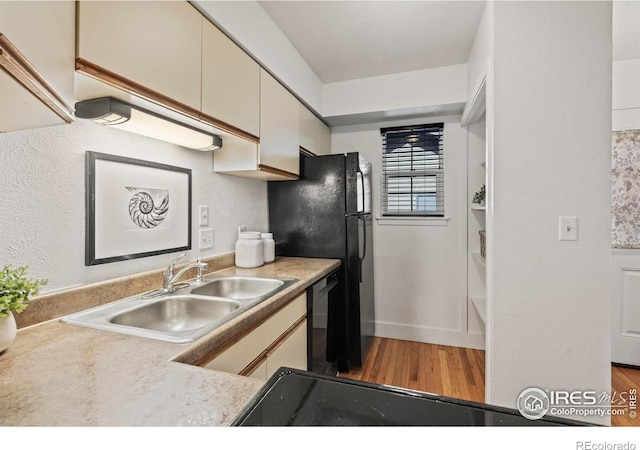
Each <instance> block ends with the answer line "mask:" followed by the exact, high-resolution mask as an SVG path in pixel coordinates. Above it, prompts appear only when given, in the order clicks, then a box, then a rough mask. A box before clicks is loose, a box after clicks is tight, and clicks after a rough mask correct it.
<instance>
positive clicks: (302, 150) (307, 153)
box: [300, 146, 318, 157]
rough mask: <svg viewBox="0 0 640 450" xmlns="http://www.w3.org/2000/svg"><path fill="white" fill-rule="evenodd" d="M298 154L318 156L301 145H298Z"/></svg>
mask: <svg viewBox="0 0 640 450" xmlns="http://www.w3.org/2000/svg"><path fill="white" fill-rule="evenodd" d="M300 154H302V155H305V156H311V157H313V156H318V155H316V154H315V153H313V152H312V151H309V150H307V149H306V148H304V147H302V146H301V147H300Z"/></svg>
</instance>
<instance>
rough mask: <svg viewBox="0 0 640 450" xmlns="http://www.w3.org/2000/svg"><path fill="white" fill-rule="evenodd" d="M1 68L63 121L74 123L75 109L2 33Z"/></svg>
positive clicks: (0, 41)
mask: <svg viewBox="0 0 640 450" xmlns="http://www.w3.org/2000/svg"><path fill="white" fill-rule="evenodd" d="M0 67H1V68H2V69H4V71H5V72H7V73H8V74H9V75H10V76H11V77H12V78H13V79H15V80H16V81H17V82H18V83H20V84H21V85H22V86H24V87H25V88H26V89H27V90H28V91H29V92H31V93H32V94H33V95H35V96H36V97H37V98H38V99H39V100H40V101H41V102H42V103H44V104H45V105H46V106H47V107H48V108H49V109H51V110H52V111H53V112H54V113H56V114H57V115H58V116H59V117H60V118H61V119H62V120H64V121H65V122H67V123H71V122H73V107H72V106H70V105H69V104H68V103H67V102H66V101H65V100H64V99H63V98H62V96H61V95H60V94H59V93H58V92H57V91H56V90H55V88H54V87H53V86H51V84H49V82H47V80H45V78H44V77H43V76H42V74H41V73H40V72H38V69H36V68H35V67H34V66H33V64H31V63H30V62H29V60H28V59H27V58H26V57H25V56H24V55H23V54H22V53H20V51H19V50H18V49H17V48H16V46H15V45H13V44H12V43H11V41H9V39H7V37H6V36H5V35H3V34H2V33H0Z"/></svg>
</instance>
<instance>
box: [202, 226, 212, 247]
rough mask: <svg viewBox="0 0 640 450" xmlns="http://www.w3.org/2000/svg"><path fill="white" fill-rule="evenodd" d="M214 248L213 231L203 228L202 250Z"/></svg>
mask: <svg viewBox="0 0 640 450" xmlns="http://www.w3.org/2000/svg"><path fill="white" fill-rule="evenodd" d="M212 247H213V229H212V228H203V229H202V230H200V250H204V249H206V248H212Z"/></svg>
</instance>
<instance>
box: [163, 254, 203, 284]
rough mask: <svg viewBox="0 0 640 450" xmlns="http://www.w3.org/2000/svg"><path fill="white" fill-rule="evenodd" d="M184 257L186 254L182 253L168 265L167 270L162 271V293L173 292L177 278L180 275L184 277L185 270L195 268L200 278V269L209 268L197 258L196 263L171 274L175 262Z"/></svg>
mask: <svg viewBox="0 0 640 450" xmlns="http://www.w3.org/2000/svg"><path fill="white" fill-rule="evenodd" d="M185 255H186V253H183V254H182V255H180V256H178V257H177V258H175V259H174V260H173V261H171V263H170V264H169V267H167V269H166V270H165V271H164V275H163V280H162V290H163V291H164V292H173V291H175V290H176V288H177V286H175V285H174V283H175V282H176V281H177V280H178V278H180V277H181V276H182V275H184V273H185V272H186V271H187V270H189V269H193V268H197V269H198V276H199V277H200V278H202V269H206V268H208V267H209V265H208V264H207V263H205V262H202V259H201V258H198V261H197V262H194V263H191V264H187V265H186V266H184V267H183V268H182V269H180V270H179V271H178V273H176V274H175V275H174V274H173V266H174V265H175V264H176V262H178V260H179V259H180V258H183V257H184V256H185Z"/></svg>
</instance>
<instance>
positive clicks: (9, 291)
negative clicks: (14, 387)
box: [0, 265, 47, 353]
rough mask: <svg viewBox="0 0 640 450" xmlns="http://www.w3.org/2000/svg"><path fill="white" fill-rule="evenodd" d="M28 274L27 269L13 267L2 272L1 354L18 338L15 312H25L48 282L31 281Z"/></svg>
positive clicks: (0, 289)
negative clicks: (30, 301)
mask: <svg viewBox="0 0 640 450" xmlns="http://www.w3.org/2000/svg"><path fill="white" fill-rule="evenodd" d="M26 274H27V267H18V268H13V267H11V265H6V266H4V268H3V269H2V271H0V353H1V352H3V351H5V350H6V349H7V348H9V346H10V345H11V344H12V343H13V341H14V340H15V338H16V331H17V327H16V320H15V318H14V317H13V311H15V312H17V313H19V312H22V311H24V310H25V309H26V307H27V304H28V303H29V300H30V299H31V297H32V296H34V295H37V294H38V292H40V288H41V287H42V286H44V285H46V284H47V280H31V279H29V278H27V276H26Z"/></svg>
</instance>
